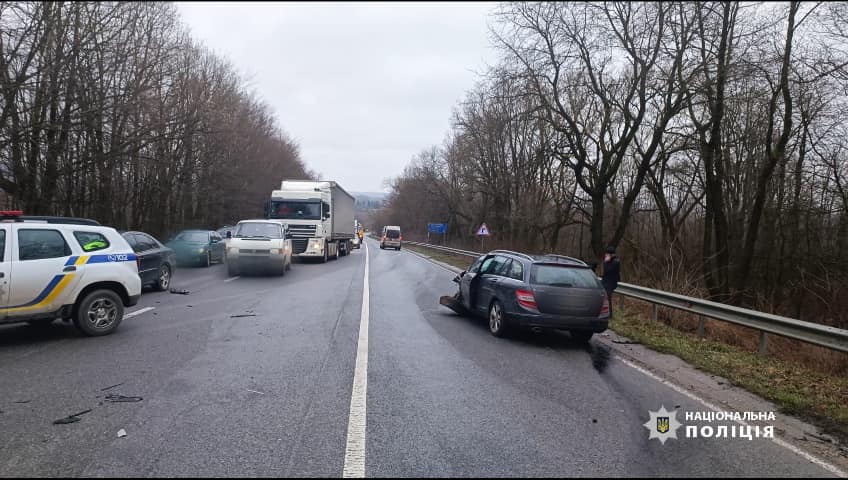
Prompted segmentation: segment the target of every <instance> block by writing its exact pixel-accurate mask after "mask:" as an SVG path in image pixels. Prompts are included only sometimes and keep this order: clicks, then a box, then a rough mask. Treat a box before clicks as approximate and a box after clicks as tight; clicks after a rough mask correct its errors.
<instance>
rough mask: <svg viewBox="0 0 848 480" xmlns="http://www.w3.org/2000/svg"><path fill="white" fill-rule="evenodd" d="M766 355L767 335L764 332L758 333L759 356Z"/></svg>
mask: <svg viewBox="0 0 848 480" xmlns="http://www.w3.org/2000/svg"><path fill="white" fill-rule="evenodd" d="M767 354H768V334H767V333H766V332H760V355H762V356H766V355H767Z"/></svg>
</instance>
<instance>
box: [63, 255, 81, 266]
mask: <svg viewBox="0 0 848 480" xmlns="http://www.w3.org/2000/svg"><path fill="white" fill-rule="evenodd" d="M78 258H79V257H71V258H69V259H68V261H67V262H65V266H66V267H67V266H69V265H73V264H75V263H77V259H78Z"/></svg>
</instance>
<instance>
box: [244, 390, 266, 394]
mask: <svg viewBox="0 0 848 480" xmlns="http://www.w3.org/2000/svg"><path fill="white" fill-rule="evenodd" d="M247 391H248V392H253V393H258V394H259V395H265V394H264V393H262V392H257V391H256V390H250V389H248V390H247Z"/></svg>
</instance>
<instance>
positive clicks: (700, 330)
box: [698, 315, 704, 338]
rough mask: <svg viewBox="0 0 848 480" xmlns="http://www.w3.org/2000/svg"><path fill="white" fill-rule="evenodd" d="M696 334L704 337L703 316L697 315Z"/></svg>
mask: <svg viewBox="0 0 848 480" xmlns="http://www.w3.org/2000/svg"><path fill="white" fill-rule="evenodd" d="M698 336H699V337H701V338H704V316H703V315H698Z"/></svg>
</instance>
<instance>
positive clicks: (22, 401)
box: [12, 400, 32, 403]
mask: <svg viewBox="0 0 848 480" xmlns="http://www.w3.org/2000/svg"><path fill="white" fill-rule="evenodd" d="M31 401H32V400H15V401H14V402H12V403H29V402H31Z"/></svg>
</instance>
